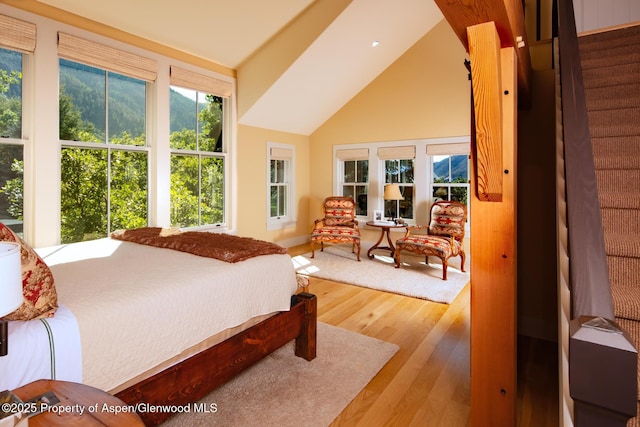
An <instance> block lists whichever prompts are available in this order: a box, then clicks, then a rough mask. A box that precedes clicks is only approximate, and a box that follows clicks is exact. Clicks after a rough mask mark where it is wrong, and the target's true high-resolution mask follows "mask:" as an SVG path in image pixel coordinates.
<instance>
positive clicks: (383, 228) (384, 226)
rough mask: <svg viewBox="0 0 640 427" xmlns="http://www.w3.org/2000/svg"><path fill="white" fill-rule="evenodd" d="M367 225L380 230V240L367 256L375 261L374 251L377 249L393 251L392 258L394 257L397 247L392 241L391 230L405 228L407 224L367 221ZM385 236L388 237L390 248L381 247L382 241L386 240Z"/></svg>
mask: <svg viewBox="0 0 640 427" xmlns="http://www.w3.org/2000/svg"><path fill="white" fill-rule="evenodd" d="M367 225H368V226H369V227H377V228H380V238H379V239H378V241H377V242H376V244H375V245H373V246H371V248H369V250H368V251H367V256H368V257H369V258H370V259H373V251H374V250H376V249H389V250H390V251H391V256H393V253H394V252H395V250H396V247H395V246H393V242H392V241H391V235H390V232H391V229H392V228H405V227H406V226H407V224H396V223H393V222H381V221H367ZM385 235H386V236H387V243H388V244H389V246H380V243H381V242H382V239H384V236H385Z"/></svg>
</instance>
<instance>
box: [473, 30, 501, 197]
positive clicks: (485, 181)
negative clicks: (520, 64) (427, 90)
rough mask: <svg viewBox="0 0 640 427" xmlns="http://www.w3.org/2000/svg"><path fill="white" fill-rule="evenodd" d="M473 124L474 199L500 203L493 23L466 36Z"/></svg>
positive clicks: (497, 53)
mask: <svg viewBox="0 0 640 427" xmlns="http://www.w3.org/2000/svg"><path fill="white" fill-rule="evenodd" d="M467 34H468V36H469V56H470V58H471V82H472V90H473V103H474V114H475V123H476V129H475V133H476V151H477V153H476V154H477V157H476V166H477V168H476V176H475V179H474V181H475V190H476V193H477V197H478V199H480V200H481V201H488V202H500V201H502V171H503V168H502V97H503V94H502V79H501V69H500V67H501V65H500V38H499V37H498V33H497V31H496V27H495V25H494V24H493V22H487V23H484V24H479V25H474V26H473V27H470V28H469V29H468V32H467Z"/></svg>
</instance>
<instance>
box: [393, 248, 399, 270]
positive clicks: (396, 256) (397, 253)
mask: <svg viewBox="0 0 640 427" xmlns="http://www.w3.org/2000/svg"><path fill="white" fill-rule="evenodd" d="M393 260H394V261H395V262H396V268H400V248H399V247H397V246H396V251H395V252H394V253H393Z"/></svg>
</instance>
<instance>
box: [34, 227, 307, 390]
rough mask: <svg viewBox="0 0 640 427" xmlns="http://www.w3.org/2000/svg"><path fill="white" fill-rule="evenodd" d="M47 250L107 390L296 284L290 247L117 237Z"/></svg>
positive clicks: (97, 381)
mask: <svg viewBox="0 0 640 427" xmlns="http://www.w3.org/2000/svg"><path fill="white" fill-rule="evenodd" d="M38 252H40V253H41V255H43V258H44V260H45V262H46V263H47V264H48V265H49V266H50V267H51V270H52V272H53V275H54V279H55V283H56V289H57V291H58V299H59V302H60V303H61V304H64V305H65V306H67V307H69V309H70V310H71V312H72V313H73V314H74V315H75V317H76V319H77V322H78V326H79V329H80V337H81V341H82V363H83V382H84V383H85V384H89V385H92V386H94V387H98V388H101V389H103V390H112V389H114V388H116V387H117V386H119V385H121V384H123V383H125V382H126V381H128V380H129V379H131V378H133V377H135V376H137V375H139V374H142V373H143V372H145V371H147V370H148V369H149V368H152V367H154V366H156V365H158V364H160V363H161V362H163V361H165V360H167V359H169V358H171V357H173V356H175V355H177V354H179V353H180V352H182V351H183V350H185V349H187V348H189V347H191V346H193V345H195V344H198V343H200V342H201V341H203V340H204V339H206V338H207V337H209V336H211V335H214V334H216V333H218V332H220V331H223V330H224V329H227V328H230V327H234V326H237V325H240V324H241V323H243V322H245V321H247V320H248V319H250V318H252V317H254V316H258V315H264V314H269V313H273V312H276V311H286V310H288V309H289V307H290V299H291V295H292V294H294V293H295V290H296V286H297V285H296V278H295V272H294V270H293V265H292V263H291V258H290V257H289V255H267V256H258V257H255V258H251V259H249V260H246V261H242V262H238V263H235V264H230V263H226V262H223V261H218V260H215V259H211V258H203V257H199V256H195V255H190V254H186V253H182V252H178V251H173V250H169V249H160V248H155V247H149V246H144V245H139V244H135V243H129V242H122V241H117V240H112V239H100V240H95V241H89V242H81V243H74V244H71V245H64V246H60V247H56V248H49V249H47V250H44V251H43V250H39V251H38Z"/></svg>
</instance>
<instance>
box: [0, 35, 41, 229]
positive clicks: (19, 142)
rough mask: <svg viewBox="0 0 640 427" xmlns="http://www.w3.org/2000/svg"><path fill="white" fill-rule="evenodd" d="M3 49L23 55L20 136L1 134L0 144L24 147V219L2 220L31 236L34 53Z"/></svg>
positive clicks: (8, 48)
mask: <svg viewBox="0 0 640 427" xmlns="http://www.w3.org/2000/svg"><path fill="white" fill-rule="evenodd" d="M1 48H2V49H4V50H7V51H12V52H15V53H17V54H20V55H21V70H20V72H21V74H22V77H21V82H20V85H21V94H22V98H21V100H20V103H21V111H20V123H21V126H20V136H19V137H18V138H15V137H3V136H1V135H0V144H2V145H5V146H11V147H22V165H23V173H22V221H20V220H18V219H15V218H13V219H9V220H4V221H2V222H3V223H5V224H7V225H8V226H10V227H11V226H13V227H12V229H14V231H15V232H16V233H17V234H18V235H20V236H21V237H23V238H26V237H29V234H30V230H29V227H28V224H27V221H28V218H29V214H30V212H31V206H32V205H31V201H32V200H33V196H32V194H33V193H32V191H31V188H32V180H31V176H32V174H31V173H27V172H28V171H31V170H32V169H33V163H32V158H31V156H30V154H29V153H30V152H31V150H32V147H31V141H30V133H29V129H30V127H31V115H30V114H29V112H30V111H31V106H30V100H31V94H32V86H31V84H29V82H30V81H31V79H32V73H33V66H32V61H33V53H30V52H27V51H22V50H19V49H17V48H16V49H14V48H12V47H10V46H6V45H5V46H1Z"/></svg>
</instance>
